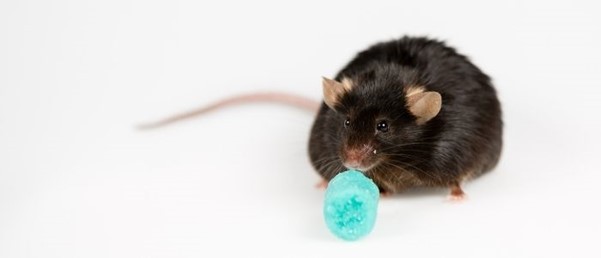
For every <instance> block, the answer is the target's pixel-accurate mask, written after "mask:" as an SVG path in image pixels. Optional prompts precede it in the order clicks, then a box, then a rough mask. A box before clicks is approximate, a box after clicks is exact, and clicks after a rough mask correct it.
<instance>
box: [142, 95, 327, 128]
mask: <svg viewBox="0 0 601 258" xmlns="http://www.w3.org/2000/svg"><path fill="white" fill-rule="evenodd" d="M252 102H274V103H283V104H287V105H290V106H295V107H298V108H302V109H306V110H310V111H313V112H317V110H318V109H319V105H320V104H321V103H320V102H319V101H315V100H312V99H308V98H305V97H302V96H298V95H292V94H287V93H278V92H262V93H251V94H245V95H239V96H234V97H231V98H226V99H223V100H221V101H218V102H215V103H213V104H211V105H208V106H206V107H201V108H199V109H196V110H191V111H188V112H184V113H181V114H177V115H174V116H172V117H168V118H165V119H163V120H160V121H157V122H154V123H149V124H143V125H140V126H138V129H142V130H146V129H154V128H157V127H162V126H165V125H168V124H172V123H175V122H179V121H182V120H185V119H188V118H192V117H195V116H199V115H202V114H206V113H208V112H211V111H214V110H216V109H220V108H225V107H228V106H232V105H237V104H244V103H252Z"/></svg>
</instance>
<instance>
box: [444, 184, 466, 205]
mask: <svg viewBox="0 0 601 258" xmlns="http://www.w3.org/2000/svg"><path fill="white" fill-rule="evenodd" d="M466 199H467V196H466V195H465V193H464V192H463V189H461V186H459V184H456V185H453V186H451V193H450V194H449V195H448V196H447V201H449V202H452V203H460V202H463V201H465V200H466Z"/></svg>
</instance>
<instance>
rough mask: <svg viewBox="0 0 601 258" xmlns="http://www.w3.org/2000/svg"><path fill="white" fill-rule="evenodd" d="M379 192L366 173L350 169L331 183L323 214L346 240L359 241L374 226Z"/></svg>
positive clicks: (339, 235) (338, 234)
mask: <svg viewBox="0 0 601 258" xmlns="http://www.w3.org/2000/svg"><path fill="white" fill-rule="evenodd" d="M379 198H380V191H379V190H378V187H377V186H376V184H374V182H373V181H372V180H371V179H369V178H367V177H366V176H365V175H363V173H361V172H359V171H356V170H347V171H345V172H342V173H339V174H338V175H336V176H335V177H334V178H333V179H332V180H331V181H330V182H329V184H328V189H327V190H326V195H325V201H324V206H323V215H324V219H325V222H326V225H327V226H328V229H330V231H331V232H332V233H333V234H334V235H336V236H337V237H339V238H341V239H344V240H351V241H352V240H357V239H359V238H361V237H364V236H366V235H367V234H369V233H370V232H371V230H372V229H373V227H374V225H375V222H376V215H377V211H378V200H379Z"/></svg>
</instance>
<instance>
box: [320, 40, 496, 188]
mask: <svg viewBox="0 0 601 258" xmlns="http://www.w3.org/2000/svg"><path fill="white" fill-rule="evenodd" d="M344 77H347V78H350V79H352V81H353V82H354V87H353V89H352V90H351V91H350V92H349V93H348V94H346V95H344V96H343V97H342V99H341V101H340V102H339V105H337V106H336V107H335V109H336V111H334V110H332V109H330V108H328V107H327V106H326V105H325V104H323V103H322V105H321V108H320V111H319V114H318V116H317V118H316V120H315V123H314V125H313V128H312V131H311V136H310V142H309V154H310V158H311V162H312V164H313V166H314V167H315V168H316V170H317V171H318V172H319V174H321V175H322V176H323V177H324V178H325V179H326V180H330V179H332V178H333V177H334V176H335V175H336V174H338V173H339V172H341V171H343V170H345V168H344V167H343V165H342V162H341V158H340V156H341V153H342V151H343V149H344V148H347V147H349V146H359V145H360V144H365V143H369V144H372V145H373V146H375V148H376V149H377V151H378V152H377V154H375V155H374V156H373V158H374V159H377V160H380V162H379V163H378V164H379V165H377V166H376V167H374V168H373V169H370V170H369V171H366V174H367V175H368V176H370V177H371V178H372V179H373V180H374V181H375V183H376V184H377V185H378V187H380V189H381V190H382V191H386V192H398V191H401V190H403V189H405V188H407V187H412V186H442V187H445V186H452V185H454V184H458V183H460V182H461V181H463V180H464V179H467V178H471V177H475V176H478V175H480V174H482V173H483V172H486V171H488V170H490V169H492V168H493V167H494V166H495V165H496V163H497V161H498V159H499V155H500V152H501V146H502V127H503V126H502V121H501V107H500V103H499V101H498V99H497V96H496V92H495V90H494V88H493V86H492V84H491V81H490V78H489V77H488V76H487V75H485V74H484V73H483V72H482V71H480V69H478V68H477V67H476V66H475V65H473V64H472V63H471V62H470V61H469V60H468V59H467V58H466V57H465V56H463V55H460V54H458V53H457V52H455V50H454V49H453V48H450V47H447V46H445V44H444V43H442V42H439V41H435V40H431V39H427V38H412V37H403V38H401V39H399V40H394V41H390V42H384V43H379V44H376V45H374V46H372V47H370V48H368V49H367V50H365V51H363V52H360V53H359V54H358V55H357V56H356V57H355V58H354V59H353V60H352V61H351V62H350V63H349V64H348V65H347V66H346V67H344V68H343V69H342V71H340V72H339V73H338V75H337V76H336V78H335V79H336V80H338V81H340V80H341V79H342V78H344ZM411 85H413V86H416V85H419V86H424V87H425V88H426V90H427V91H436V92H438V93H440V94H441V96H442V108H441V111H440V112H439V114H438V115H437V116H436V117H434V118H433V119H432V120H430V121H428V122H426V123H425V124H423V125H417V124H416V123H415V117H414V116H413V115H412V114H411V113H410V112H409V111H408V109H407V107H406V103H405V93H404V88H405V87H407V86H411ZM347 118H350V119H351V126H349V127H348V128H345V127H344V121H345V120H346V119H347ZM382 120H386V121H388V123H389V125H390V126H389V127H390V130H389V131H388V132H386V133H376V130H375V128H376V124H377V123H378V122H379V121H382Z"/></svg>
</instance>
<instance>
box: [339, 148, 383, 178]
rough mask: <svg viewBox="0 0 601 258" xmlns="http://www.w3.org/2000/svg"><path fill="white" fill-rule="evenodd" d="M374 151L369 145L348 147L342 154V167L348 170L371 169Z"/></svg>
mask: <svg viewBox="0 0 601 258" xmlns="http://www.w3.org/2000/svg"><path fill="white" fill-rule="evenodd" d="M374 152H375V149H374V147H373V146H371V145H369V144H364V145H361V146H358V147H348V148H346V149H345V150H344V151H343V152H342V160H343V163H344V166H345V167H347V168H349V169H358V170H361V171H366V170H368V169H370V168H371V167H372V163H373V162H372V161H371V160H372V157H373V155H374Z"/></svg>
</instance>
